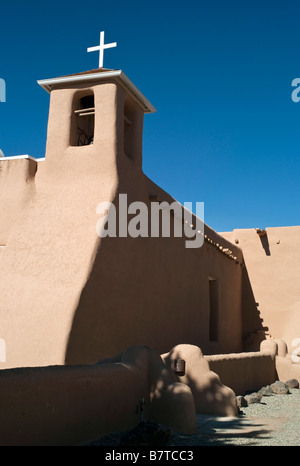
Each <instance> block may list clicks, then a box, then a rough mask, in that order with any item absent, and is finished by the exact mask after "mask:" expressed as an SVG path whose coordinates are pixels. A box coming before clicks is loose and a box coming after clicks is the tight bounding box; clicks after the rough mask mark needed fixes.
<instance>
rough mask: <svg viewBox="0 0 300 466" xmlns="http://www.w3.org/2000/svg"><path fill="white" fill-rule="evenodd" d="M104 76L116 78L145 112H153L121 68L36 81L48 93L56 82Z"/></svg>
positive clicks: (154, 110)
mask: <svg viewBox="0 0 300 466" xmlns="http://www.w3.org/2000/svg"><path fill="white" fill-rule="evenodd" d="M106 78H116V79H117V81H118V82H119V83H120V84H123V86H124V85H125V87H127V88H129V90H130V91H131V92H132V93H133V94H134V95H135V96H136V98H137V99H138V100H139V102H140V103H142V104H143V105H142V106H143V108H144V111H145V113H154V112H156V109H155V108H154V107H153V105H152V104H151V103H150V102H149V100H148V99H146V97H145V96H144V95H143V94H142V93H141V92H140V91H139V90H138V88H137V87H136V86H135V85H134V84H133V83H132V81H130V79H129V78H128V77H127V76H126V75H125V73H123V71H122V70H114V71H102V72H99V73H90V74H77V75H74V76H63V77H61V78H51V79H43V80H39V81H37V82H38V84H39V85H40V86H41V87H42V88H43V89H45V91H47V92H48V93H49V94H50V92H51V90H52V86H55V85H57V84H70V83H71V84H72V83H78V82H83V81H96V80H98V79H106Z"/></svg>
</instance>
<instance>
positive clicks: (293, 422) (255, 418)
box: [170, 389, 300, 446]
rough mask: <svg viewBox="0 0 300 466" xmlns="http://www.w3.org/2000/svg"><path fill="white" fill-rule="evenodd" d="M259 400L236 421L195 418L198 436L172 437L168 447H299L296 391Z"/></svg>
mask: <svg viewBox="0 0 300 466" xmlns="http://www.w3.org/2000/svg"><path fill="white" fill-rule="evenodd" d="M290 392H291V393H290V394H287V395H272V396H263V397H262V400H261V402H260V403H254V404H251V405H250V406H247V407H246V408H242V409H241V415H240V416H238V417H237V418H213V417H211V418H209V417H201V416H199V417H198V434H196V435H191V436H180V435H178V434H175V435H173V437H172V440H171V443H170V444H171V445H191V446H192V445H194V446H197V445H202V446H227V445H228V446H235V445H236V446H243V445H245V446H300V389H290Z"/></svg>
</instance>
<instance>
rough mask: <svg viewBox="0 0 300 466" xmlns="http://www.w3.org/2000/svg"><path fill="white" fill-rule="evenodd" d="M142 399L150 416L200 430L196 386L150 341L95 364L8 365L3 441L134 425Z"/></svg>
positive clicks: (65, 441)
mask: <svg viewBox="0 0 300 466" xmlns="http://www.w3.org/2000/svg"><path fill="white" fill-rule="evenodd" d="M143 398H144V400H145V416H146V417H148V418H151V419H152V420H154V421H155V420H156V421H159V422H162V423H166V424H168V425H169V426H170V427H172V428H173V429H174V430H177V431H179V432H181V433H185V434H189V433H193V432H195V429H196V418H195V405H194V400H193V396H192V393H191V390H190V389H189V387H188V386H186V385H184V384H182V383H179V382H178V381H177V378H176V376H175V374H174V372H172V371H168V370H167V368H166V366H165V365H164V363H163V361H162V359H161V358H160V356H159V354H158V353H156V351H155V350H152V349H150V348H146V347H134V348H129V349H128V350H126V351H124V352H123V353H121V354H120V355H118V356H116V357H115V358H111V359H109V360H103V361H100V362H99V363H98V364H95V365H86V366H49V367H33V368H19V369H5V370H2V371H0V412H1V417H0V446H39V445H40V446H41V445H42V446H51V445H52V446H59V445H76V444H79V443H82V442H87V441H90V440H94V439H96V438H99V437H100V436H102V435H104V434H109V433H112V432H122V431H126V430H129V429H131V428H133V427H134V426H135V425H136V424H137V423H138V422H139V420H140V417H139V414H138V413H137V412H136V407H137V405H138V404H139V402H140V400H141V399H143Z"/></svg>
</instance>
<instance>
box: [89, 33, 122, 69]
mask: <svg viewBox="0 0 300 466" xmlns="http://www.w3.org/2000/svg"><path fill="white" fill-rule="evenodd" d="M112 47H117V42H112V43H111V44H104V31H101V32H100V45H96V46H95V47H89V48H88V49H87V51H88V52H96V51H97V50H99V51H100V55H99V68H103V55H104V49H110V48H112Z"/></svg>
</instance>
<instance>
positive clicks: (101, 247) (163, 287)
mask: <svg viewBox="0 0 300 466" xmlns="http://www.w3.org/2000/svg"><path fill="white" fill-rule="evenodd" d="M83 89H84V86H81V90H83ZM88 89H90V88H88ZM93 90H94V92H95V101H96V106H97V107H98V109H99V113H97V115H96V120H95V125H96V126H95V128H96V129H95V133H97V138H95V142H94V144H93V145H91V146H85V147H72V146H69V137H68V135H69V131H70V121H71V109H72V98H73V93H74V89H72V88H70V89H63V88H58V89H55V90H53V91H52V92H51V101H50V113H49V123H48V138H47V150H46V158H45V161H43V162H39V164H38V166H37V172H35V173H34V176H32V177H31V178H30V183H28V176H27V171H28V170H25V169H24V167H25V166H26V167H27V165H28V161H27V160H21V161H3V162H1V164H4V165H5V164H7V163H9V164H10V165H9V167H10V166H11V167H14V168H11V170H12V172H13V171H15V172H16V173H17V175H16V176H15V177H14V178H13V181H14V185H12V182H11V181H10V179H9V178H7V176H6V175H5V176H6V178H5V180H6V182H7V184H8V185H9V188H7V189H8V191H9V192H10V193H12V192H13V191H14V190H15V189H16V192H18V189H20V191H19V194H18V196H17V199H18V202H17V204H18V206H19V207H15V206H14V205H10V204H7V205H6V204H4V203H3V200H2V198H0V204H1V206H2V208H3V209H4V211H5V214H7V215H8V216H10V219H11V220H9V221H8V220H7V222H8V223H9V222H10V223H9V224H10V230H9V234H8V236H7V239H6V240H5V242H6V246H5V248H1V270H2V278H1V282H0V296H1V298H0V300H1V301H0V322H1V328H0V338H2V339H4V340H5V344H6V362H0V368H12V367H21V366H45V365H46V366H48V365H56V364H58V365H62V364H86V363H95V362H96V361H98V360H99V359H100V358H105V357H110V356H111V355H112V354H116V353H117V352H119V351H121V350H122V349H123V348H126V347H129V346H133V345H148V346H151V347H154V348H156V350H157V351H159V352H160V353H164V352H166V351H168V349H169V348H170V347H173V346H175V345H176V344H178V343H189V344H192V345H197V346H200V347H201V348H202V350H203V352H204V353H206V354H214V353H225V352H237V351H240V350H241V348H242V335H241V280H242V255H241V251H240V250H239V248H238V247H236V245H234V244H231V243H230V242H229V241H227V240H226V239H224V238H222V237H221V236H220V235H218V234H217V233H216V232H214V231H213V230H212V229H211V228H209V227H207V226H206V227H205V231H204V234H205V236H206V237H205V241H204V244H203V246H202V247H201V248H199V249H187V248H186V247H185V240H186V238H174V237H173V238H172V237H171V238H150V237H148V238H130V237H128V238H104V239H100V238H99V237H98V235H97V233H96V225H97V221H98V220H99V215H97V213H96V209H97V206H98V204H99V203H100V202H103V201H116V204H117V200H118V194H119V193H127V195H128V203H130V202H132V201H135V200H141V201H144V202H145V203H146V204H147V205H148V207H149V208H150V207H151V196H153V195H155V196H158V198H159V199H160V200H167V201H170V202H172V201H173V199H172V198H171V197H170V196H169V195H168V194H167V193H165V192H164V191H163V190H162V189H161V188H159V187H158V186H156V185H155V184H154V183H153V182H152V181H151V180H149V179H148V178H147V177H146V176H145V175H144V174H143V172H142V170H141V166H140V158H139V157H138V163H135V161H134V160H131V159H130V158H129V157H126V155H125V154H124V150H123V131H124V127H123V104H124V98H125V97H124V93H123V91H122V90H121V89H120V88H119V87H118V86H117V85H115V84H113V83H105V84H101V85H95V86H93ZM139 118H140V119H141V118H142V115H139ZM138 127H139V131H140V132H141V131H142V122H141V121H140V122H139V126H138ZM141 145H142V143H141V138H139V143H138V144H137V146H136V150H137V151H138V152H139V155H140V156H141V153H140V151H141V148H142V147H141ZM5 166H6V165H5ZM19 166H20V167H21V171H19V168H18V167H19ZM3 173H5V170H4V172H3ZM1 182H2V181H1ZM16 186H17V187H16ZM19 186H21V188H19ZM4 190H5V192H6V188H4ZM9 196H10V198H12V195H11V194H9ZM24 206H28V208H27V210H26V211H25V210H24V211H23V210H22V209H23V207H24ZM21 211H22V212H23V213H24V215H23V216H21V215H20V212H21ZM12 213H13V215H12ZM3 218H4V217H3ZM1 221H2V222H3V220H1ZM229 252H230V253H229ZM209 276H210V277H214V278H216V279H217V280H218V283H219V317H218V330H219V332H218V339H217V341H210V338H209V312H210V311H209V307H210V305H209V281H208V277H209Z"/></svg>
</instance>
